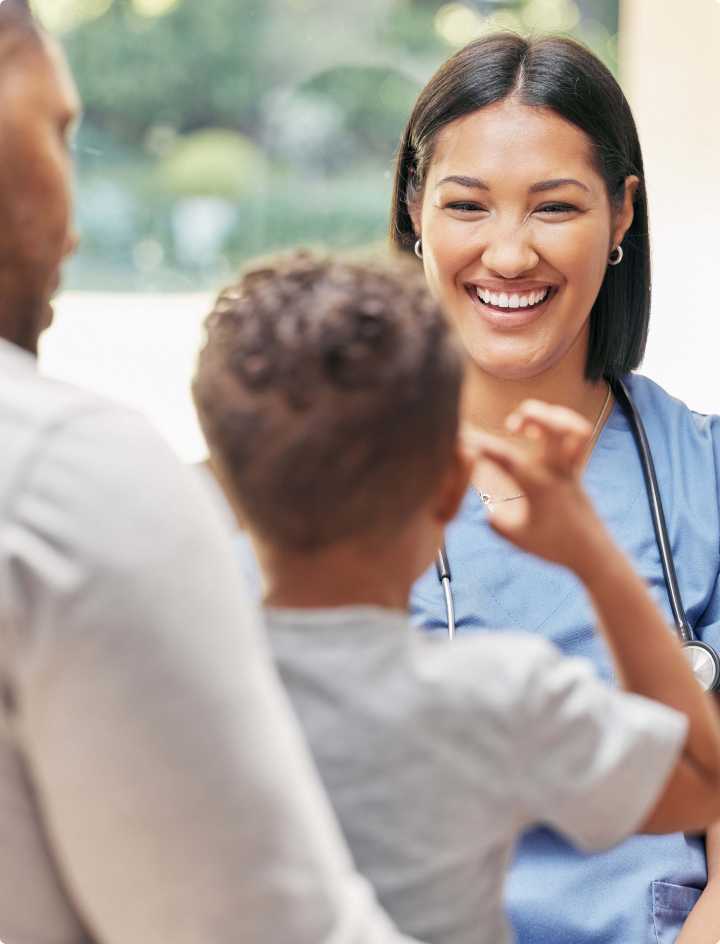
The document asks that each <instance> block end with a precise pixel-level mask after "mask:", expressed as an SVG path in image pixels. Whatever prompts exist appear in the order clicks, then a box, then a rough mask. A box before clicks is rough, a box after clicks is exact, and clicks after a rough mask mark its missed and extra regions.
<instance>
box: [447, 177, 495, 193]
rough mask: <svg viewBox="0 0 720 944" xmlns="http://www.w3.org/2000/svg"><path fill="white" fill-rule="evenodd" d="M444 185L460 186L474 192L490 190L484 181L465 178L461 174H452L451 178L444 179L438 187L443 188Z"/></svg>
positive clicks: (476, 178) (475, 178)
mask: <svg viewBox="0 0 720 944" xmlns="http://www.w3.org/2000/svg"><path fill="white" fill-rule="evenodd" d="M443 184H460V186H461V187H469V188H471V189H472V190H489V189H490V185H489V184H486V183H485V181H484V180H480V179H479V178H478V177H463V176H462V175H461V174H451V175H450V176H449V177H443V179H442V180H441V181H440V182H439V183H438V184H437V186H438V187H442V185H443Z"/></svg>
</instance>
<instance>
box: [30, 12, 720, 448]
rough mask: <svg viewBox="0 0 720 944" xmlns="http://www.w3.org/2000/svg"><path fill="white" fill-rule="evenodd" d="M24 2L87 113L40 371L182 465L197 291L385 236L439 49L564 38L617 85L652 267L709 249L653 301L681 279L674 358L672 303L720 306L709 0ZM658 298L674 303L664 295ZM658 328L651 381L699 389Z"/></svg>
mask: <svg viewBox="0 0 720 944" xmlns="http://www.w3.org/2000/svg"><path fill="white" fill-rule="evenodd" d="M34 6H35V9H36V12H37V14H38V16H39V17H40V19H41V20H42V21H43V22H44V23H45V25H46V26H47V27H48V29H50V30H52V31H53V32H54V33H56V34H57V35H58V36H59V37H60V38H61V40H62V41H63V43H64V45H65V48H66V50H67V53H68V56H69V59H70V62H71V65H72V67H73V70H74V72H75V76H76V78H77V81H78V85H79V87H80V91H81V94H82V97H83V101H84V107H85V112H84V116H83V120H82V122H81V124H80V126H79V127H78V130H77V134H76V139H75V150H76V161H77V216H78V224H79V229H80V232H81V237H82V245H81V250H80V252H79V254H78V256H77V257H76V259H75V260H73V262H72V263H71V264H70V265H69V266H68V269H67V272H66V282H65V285H66V292H65V294H64V295H63V296H62V297H61V298H60V299H59V301H58V305H57V309H58V317H57V318H56V325H55V327H53V329H52V330H51V332H49V334H48V336H47V338H46V340H45V342H44V346H43V351H42V364H43V367H44V369H45V370H46V371H47V372H49V373H53V374H55V375H58V376H61V377H64V378H66V379H70V380H73V381H75V382H78V383H82V384H84V385H86V386H92V387H94V388H96V389H97V390H98V391H100V392H102V393H105V394H108V395H110V396H113V397H115V398H116V399H121V400H125V401H126V402H129V403H132V404H134V405H136V406H138V407H140V408H141V409H143V410H144V411H145V412H146V413H147V414H148V415H149V416H150V417H151V419H153V420H154V422H155V423H156V425H157V426H158V427H159V428H160V429H161V431H162V432H163V433H164V434H165V435H166V436H167V437H168V438H169V439H170V440H171V442H172V443H173V445H174V446H175V447H176V448H177V449H178V450H179V451H180V453H181V455H183V457H184V458H187V459H194V458H198V457H199V456H200V455H202V453H203V445H202V441H201V439H200V435H199V432H198V430H197V427H196V425H195V422H194V417H193V416H192V410H191V408H190V403H189V399H188V396H187V384H188V381H189V377H190V374H191V371H192V363H193V359H194V355H195V351H196V349H197V346H198V344H199V341H200V338H201V322H202V318H203V317H204V315H205V314H206V312H207V310H208V306H209V304H210V301H211V297H212V293H213V292H214V291H215V290H216V289H217V288H218V287H219V286H220V285H221V284H222V283H223V282H225V281H227V280H228V279H230V278H231V277H232V275H233V273H234V272H235V271H236V270H237V268H238V267H239V265H240V264H241V263H242V262H243V261H244V260H245V259H247V258H249V257H251V256H254V255H257V254H259V253H264V252H267V251H270V250H274V249H277V248H281V247H284V246H290V245H294V244H296V243H298V242H303V243H306V244H307V243H310V244H314V245H322V246H329V247H349V246H358V245H365V244H368V243H376V242H377V243H379V242H381V241H382V240H384V238H385V232H386V227H387V208H388V205H389V199H390V190H391V182H392V165H393V155H394V151H395V147H396V145H397V141H398V139H399V136H400V134H401V131H402V129H403V126H404V124H405V121H406V120H407V117H408V114H409V112H410V109H411V107H412V103H413V101H414V99H415V97H416V96H417V93H418V91H419V90H420V88H421V87H422V85H423V84H424V83H425V82H426V81H427V79H428V78H429V76H430V75H431V74H432V72H433V71H434V70H435V69H436V68H437V66H438V65H439V64H440V63H441V62H442V61H443V60H444V59H446V58H447V57H448V56H449V55H450V54H451V53H452V52H453V51H454V50H456V49H457V48H459V47H460V46H462V45H464V44H465V43H466V42H467V41H469V40H470V39H472V38H473V37H475V36H479V35H481V34H483V33H485V32H489V31H492V30H496V29H511V30H514V31H517V32H521V33H545V32H556V33H563V34H568V35H572V36H574V37H576V38H578V39H580V40H582V41H583V42H585V43H586V44H588V45H589V46H590V47H591V48H592V49H593V50H594V51H595V52H596V53H597V54H598V55H599V56H600V57H601V58H602V59H603V61H604V62H605V63H606V64H607V65H608V66H609V67H610V68H611V69H612V70H613V72H615V74H616V75H617V76H618V77H619V78H620V80H621V82H623V84H624V86H625V88H626V91H627V92H628V95H629V96H630V98H631V102H632V103H633V105H634V107H635V111H636V115H637V118H638V121H639V124H640V126H641V132H642V134H643V140H644V144H645V148H646V151H647V152H648V173H649V176H650V183H651V198H653V197H655V195H656V194H655V193H654V192H653V191H656V192H657V203H658V204H659V205H660V209H661V217H658V219H664V217H663V216H662V214H666V215H667V218H668V220H669V221H670V223H671V225H672V231H671V230H670V229H669V228H668V227H666V226H665V224H664V223H661V224H658V231H657V234H655V233H654V235H656V236H657V239H656V257H657V260H659V261H660V262H661V264H662V265H663V266H664V267H667V266H668V265H670V266H672V267H674V268H675V269H676V270H677V268H678V255H679V253H680V249H679V248H678V247H679V245H680V244H682V247H683V248H682V252H686V251H687V249H688V242H689V244H690V245H692V244H693V243H694V242H698V243H699V242H703V241H707V240H710V241H711V242H714V244H715V247H716V248H715V249H714V250H713V253H712V256H713V270H712V272H711V271H710V270H709V269H708V270H707V275H706V276H702V278H701V280H700V281H701V283H702V282H703V280H705V281H704V284H701V286H700V288H698V286H697V280H698V272H700V273H702V271H703V270H702V264H703V263H702V258H701V256H702V253H699V254H698V253H695V254H694V255H693V256H692V258H691V260H690V263H689V264H690V265H691V267H692V268H691V269H690V271H687V270H685V271H683V272H682V273H681V278H682V281H683V283H684V284H683V286H682V288H681V289H679V287H678V285H677V278H678V272H677V271H675V273H674V278H673V280H670V279H668V285H669V289H666V290H665V296H664V297H665V298H666V299H667V291H670V293H671V294H672V292H677V297H678V299H680V300H681V301H682V304H683V306H684V308H683V311H682V312H681V313H680V314H681V315H682V317H679V318H678V317H672V318H671V317H670V316H669V315H668V314H667V312H666V314H664V315H663V316H662V321H663V323H665V322H666V321H667V322H668V323H669V322H670V321H672V322H673V324H672V326H671V331H672V332H674V335H675V336H674V337H672V339H671V341H669V342H668V344H669V346H668V352H670V353H671V354H672V358H673V360H674V361H676V360H677V357H678V354H679V352H685V353H683V356H688V357H690V356H691V355H692V350H693V349H692V343H691V342H689V341H688V337H689V332H690V334H693V333H694V331H695V328H694V327H693V328H692V330H691V322H692V317H694V315H693V316H691V315H688V309H691V314H692V313H695V314H697V313H698V311H699V308H700V307H702V306H704V310H703V312H702V315H703V318H707V317H710V315H711V312H710V309H712V308H714V310H715V317H716V318H717V317H718V316H720V303H715V302H714V290H713V289H712V286H711V285H710V284H709V282H710V280H711V279H712V278H714V274H715V267H714V258H715V253H716V251H717V246H718V242H719V241H720V240H718V235H717V228H716V224H715V222H714V220H713V222H712V232H711V231H710V229H709V228H708V229H707V231H705V230H704V229H703V226H704V223H703V218H704V217H703V213H704V210H705V208H706V205H707V201H708V200H709V201H710V203H711V204H712V201H713V199H715V198H717V202H716V203H715V211H717V210H720V192H718V189H717V180H716V178H717V172H716V170H715V168H716V167H717V166H718V164H719V162H720V140H718V134H719V133H720V132H718V130H717V127H718V122H717V103H716V102H717V99H716V96H717V94H718V93H720V71H719V68H718V65H717V63H718V62H719V61H720V2H718V0H683V3H679V2H674V0H624V2H622V3H621V4H619V3H618V0H495V2H491V0H484V2H481V0H464V2H452V3H441V2H437V0H205V2H200V0H35V2H34ZM703 69H706V71H707V74H705V73H702V74H701V70H703ZM708 79H709V85H708ZM666 87H667V88H666ZM703 96H705V98H706V102H705V103H703V102H702V101H701V99H702V97H703ZM707 109H710V111H709V112H708V111H707ZM698 152H699V160H698V159H696V158H697V157H698ZM705 152H707V153H705ZM706 165H707V166H706ZM711 168H712V169H711ZM698 175H699V178H698ZM698 188H699V189H700V190H702V191H703V193H702V194H701V196H700V197H699V198H698V199H695V190H697V189H698ZM713 188H715V189H714V193H713ZM652 207H653V204H651V208H652ZM707 219H708V221H709V219H710V217H709V214H708V216H707ZM683 227H684V228H683ZM688 227H689V230H688ZM701 234H702V235H701ZM658 240H659V241H658ZM663 247H664V248H663ZM666 260H667V261H666ZM687 264H688V263H685V265H687ZM659 284H662V280H660V282H659ZM696 289H697V297H695V296H693V292H695V291H696ZM666 307H667V311H668V312H669V311H670V308H672V315H673V316H676V315H677V314H678V313H677V312H676V307H677V306H676V303H675V302H673V303H672V305H670V303H669V302H668V305H667V306H666ZM702 323H703V322H702V319H701V321H700V322H699V324H702ZM668 337H669V338H670V337H671V336H670V335H668ZM663 338H664V335H663V334H662V333H659V334H657V335H656V334H655V332H654V334H653V347H651V353H652V356H653V358H654V363H656V364H657V365H658V366H657V369H656V370H655V376H658V371H659V373H660V375H661V376H659V379H660V380H662V381H663V382H664V383H666V384H668V385H669V386H670V387H671V390H672V391H673V392H677V393H678V394H679V395H681V396H685V397H688V398H690V399H691V402H693V401H692V397H695V400H697V399H698V398H699V399H701V400H702V399H703V396H704V392H703V390H700V389H699V388H697V382H696V378H697V375H698V371H697V365H696V364H695V366H694V368H693V370H692V371H691V372H690V374H689V376H690V377H691V378H695V379H694V381H693V382H695V383H696V387H695V388H692V389H685V390H683V389H682V383H680V385H678V383H677V370H676V369H675V370H674V371H672V372H671V371H670V370H668V371H667V373H668V377H670V381H668V377H665V376H664V375H663V371H664V369H665V365H664V363H663V351H664V350H665V348H664V347H663V344H664V341H663ZM719 339H720V336H719ZM678 342H682V343H680V344H679V343H678ZM697 343H698V346H699V347H700V346H702V345H701V341H700V339H697ZM683 345H684V346H683ZM705 347H706V346H705ZM658 352H659V354H658ZM668 366H669V365H668ZM674 366H675V367H676V364H675V365H674ZM716 373H717V371H716ZM708 389H709V388H708ZM711 400H712V398H710V399H708V397H706V396H705V400H704V402H701V403H695V402H693V405H697V406H699V407H700V408H701V409H716V410H719V411H720V381H718V382H717V395H716V396H715V398H714V400H713V401H712V402H711Z"/></svg>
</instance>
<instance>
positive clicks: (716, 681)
mask: <svg viewBox="0 0 720 944" xmlns="http://www.w3.org/2000/svg"><path fill="white" fill-rule="evenodd" d="M683 652H684V653H685V657H686V658H687V660H688V662H689V663H690V668H691V669H692V670H693V675H694V676H695V678H696V679H697V680H698V683H699V685H700V687H701V688H702V689H703V690H704V691H706V692H715V691H717V690H718V689H720V657H718V654H717V652H715V650H714V649H713V648H712V647H711V646H708V645H707V643H704V642H700V640H699V639H693V640H691V641H690V642H685V643H683Z"/></svg>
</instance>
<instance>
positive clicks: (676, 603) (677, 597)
mask: <svg viewBox="0 0 720 944" xmlns="http://www.w3.org/2000/svg"><path fill="white" fill-rule="evenodd" d="M610 388H611V389H612V392H613V395H614V397H615V399H616V400H617V402H618V403H619V404H620V408H621V409H622V410H623V412H624V413H625V415H626V416H627V418H628V419H629V420H630V428H631V429H632V434H633V438H634V439H635V445H636V446H637V450H638V453H639V455H640V465H641V466H642V470H643V476H644V478H645V488H646V491H647V496H648V502H649V504H650V512H651V517H652V522H653V528H654V530H655V540H656V541H657V546H658V550H659V551H660V563H661V564H662V569H663V575H664V577H665V587H666V589H667V595H668V600H669V602H670V609H671V610H672V614H673V620H674V621H675V629H676V630H677V634H678V636H679V638H680V641H681V642H692V641H693V640H694V639H695V633H694V632H693V630H692V627H691V626H690V623H689V621H688V618H687V615H686V613H685V608H684V606H683V602H682V596H681V594H680V587H679V585H678V579H677V573H676V571H675V561H674V559H673V554H672V549H671V547H670V538H669V535H668V530H667V523H666V521H665V510H664V508H663V503H662V498H661V497H660V488H659V487H658V481H657V474H656V472H655V462H654V460H653V456H652V450H651V449H650V443H649V442H648V438H647V433H646V432H645V424H644V423H643V421H642V418H641V416H640V414H639V412H638V410H637V407H636V406H635V404H634V403H633V400H632V397H631V396H630V394H629V392H628V389H627V387H626V386H625V384H624V383H623V381H622V380H620V378H614V379H613V380H611V381H610Z"/></svg>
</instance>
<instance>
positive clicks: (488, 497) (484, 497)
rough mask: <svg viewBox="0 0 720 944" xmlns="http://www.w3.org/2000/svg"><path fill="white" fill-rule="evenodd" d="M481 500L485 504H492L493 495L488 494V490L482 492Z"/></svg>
mask: <svg viewBox="0 0 720 944" xmlns="http://www.w3.org/2000/svg"><path fill="white" fill-rule="evenodd" d="M480 501H481V502H482V503H483V505H492V495H488V493H487V492H480Z"/></svg>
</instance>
